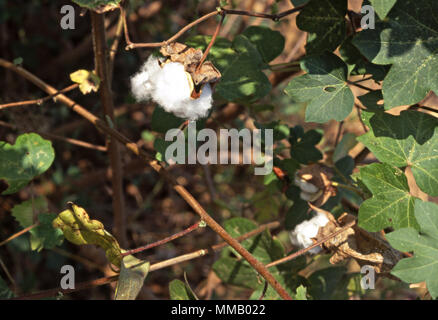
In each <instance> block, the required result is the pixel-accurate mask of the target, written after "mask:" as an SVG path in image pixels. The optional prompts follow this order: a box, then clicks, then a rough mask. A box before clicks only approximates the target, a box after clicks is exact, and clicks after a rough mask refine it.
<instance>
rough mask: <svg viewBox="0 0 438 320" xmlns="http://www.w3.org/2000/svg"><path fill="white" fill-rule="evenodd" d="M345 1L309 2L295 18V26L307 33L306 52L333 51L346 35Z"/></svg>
mask: <svg viewBox="0 0 438 320" xmlns="http://www.w3.org/2000/svg"><path fill="white" fill-rule="evenodd" d="M346 14H347V0H325V1H320V0H310V1H309V3H308V4H307V5H306V6H305V7H304V9H302V10H301V12H300V14H299V15H298V16H297V26H298V28H300V29H301V30H303V31H307V32H309V37H308V39H307V44H306V52H307V53H309V54H317V53H323V52H324V51H330V52H332V51H334V50H335V49H336V48H337V47H338V46H339V45H340V44H341V43H342V41H343V40H344V38H345V34H346V22H345V15H346Z"/></svg>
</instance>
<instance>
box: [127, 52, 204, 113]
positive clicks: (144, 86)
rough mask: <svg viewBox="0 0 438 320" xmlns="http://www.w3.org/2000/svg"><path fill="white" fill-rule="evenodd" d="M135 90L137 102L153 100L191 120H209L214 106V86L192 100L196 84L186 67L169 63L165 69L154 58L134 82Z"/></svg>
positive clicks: (142, 69) (133, 78)
mask: <svg viewBox="0 0 438 320" xmlns="http://www.w3.org/2000/svg"><path fill="white" fill-rule="evenodd" d="M131 89H132V93H133V95H134V97H135V98H136V100H137V101H147V100H150V99H152V100H154V101H155V102H157V103H158V104H159V105H160V106H161V107H162V108H163V109H164V110H166V111H167V112H171V113H173V114H174V115H176V116H177V117H180V118H184V119H188V120H197V119H198V118H202V117H205V116H207V114H208V110H209V109H210V108H211V105H212V102H213V98H212V89H211V86H210V84H208V83H207V84H205V85H204V86H203V88H202V91H201V95H200V97H199V98H197V99H192V98H191V97H190V95H191V93H192V90H193V82H192V79H191V76H190V74H189V73H187V72H186V71H185V69H184V65H183V64H181V63H178V62H168V63H165V64H164V65H163V66H162V67H161V66H160V65H159V60H158V59H157V58H155V57H153V56H150V57H149V59H148V60H147V61H146V63H145V64H144V65H143V66H142V67H141V70H140V71H139V72H138V73H137V74H135V75H134V76H133V77H132V78H131Z"/></svg>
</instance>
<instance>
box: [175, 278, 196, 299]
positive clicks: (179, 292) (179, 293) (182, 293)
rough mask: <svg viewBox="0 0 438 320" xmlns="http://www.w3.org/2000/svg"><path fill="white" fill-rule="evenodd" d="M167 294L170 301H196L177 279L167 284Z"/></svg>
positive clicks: (184, 285)
mask: <svg viewBox="0 0 438 320" xmlns="http://www.w3.org/2000/svg"><path fill="white" fill-rule="evenodd" d="M169 293H170V299H172V300H196V299H195V297H194V296H193V294H192V292H191V291H190V289H189V288H187V286H186V284H185V283H184V282H182V281H181V280H178V279H175V280H173V281H171V282H170V283H169Z"/></svg>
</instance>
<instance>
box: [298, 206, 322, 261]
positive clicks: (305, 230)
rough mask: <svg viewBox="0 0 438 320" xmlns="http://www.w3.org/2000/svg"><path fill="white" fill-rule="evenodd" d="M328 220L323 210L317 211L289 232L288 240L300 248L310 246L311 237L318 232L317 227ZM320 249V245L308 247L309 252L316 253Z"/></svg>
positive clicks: (311, 242)
mask: <svg viewBox="0 0 438 320" xmlns="http://www.w3.org/2000/svg"><path fill="white" fill-rule="evenodd" d="M328 221H329V220H328V218H327V217H326V215H325V214H324V213H323V212H317V213H316V215H315V216H314V217H313V218H312V219H310V220H306V221H303V222H302V223H300V224H299V225H297V226H296V227H295V229H294V230H293V231H291V232H290V233H289V238H290V241H291V242H292V244H294V245H296V246H298V247H300V248H307V247H309V246H311V245H312V244H313V241H312V238H314V237H316V235H317V234H318V230H319V227H324V226H325V225H326V224H327V222H328ZM321 250H322V249H321V247H320V246H318V247H315V248H312V249H310V250H309V252H310V253H314V254H316V253H319V252H320V251H321Z"/></svg>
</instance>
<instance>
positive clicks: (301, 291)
mask: <svg viewBox="0 0 438 320" xmlns="http://www.w3.org/2000/svg"><path fill="white" fill-rule="evenodd" d="M294 300H307V289H306V287H305V286H303V285H301V286H299V287H298V288H297V290H296V294H295V296H294Z"/></svg>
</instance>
